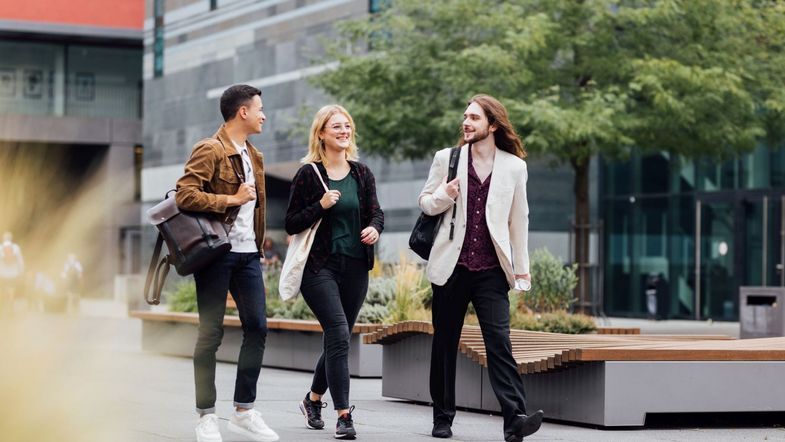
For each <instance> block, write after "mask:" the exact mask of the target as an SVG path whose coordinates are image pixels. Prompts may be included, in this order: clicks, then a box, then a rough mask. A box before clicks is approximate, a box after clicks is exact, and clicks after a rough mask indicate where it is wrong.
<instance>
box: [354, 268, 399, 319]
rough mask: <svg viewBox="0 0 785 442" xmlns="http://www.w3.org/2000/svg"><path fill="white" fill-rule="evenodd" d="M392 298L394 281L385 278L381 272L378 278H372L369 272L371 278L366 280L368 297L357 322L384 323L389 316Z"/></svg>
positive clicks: (372, 275) (372, 273) (372, 274)
mask: <svg viewBox="0 0 785 442" xmlns="http://www.w3.org/2000/svg"><path fill="white" fill-rule="evenodd" d="M394 297H395V280H394V279H392V278H388V277H385V276H384V275H383V274H382V273H381V272H379V273H378V276H374V272H371V277H370V279H369V280H368V295H367V296H366V297H365V303H363V306H362V308H361V309H360V314H359V316H358V317H357V322H359V323H371V324H381V323H382V322H384V319H385V318H386V317H387V316H388V315H389V314H390V307H389V304H390V301H392V299H393V298H394Z"/></svg>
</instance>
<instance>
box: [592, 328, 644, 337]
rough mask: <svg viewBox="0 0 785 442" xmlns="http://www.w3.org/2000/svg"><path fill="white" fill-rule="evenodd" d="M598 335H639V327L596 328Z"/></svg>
mask: <svg viewBox="0 0 785 442" xmlns="http://www.w3.org/2000/svg"><path fill="white" fill-rule="evenodd" d="M597 334H598V335H639V334H641V329H640V328H639V327H597Z"/></svg>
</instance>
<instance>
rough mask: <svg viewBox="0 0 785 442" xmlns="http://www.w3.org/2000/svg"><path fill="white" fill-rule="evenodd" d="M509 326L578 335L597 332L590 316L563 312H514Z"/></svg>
mask: <svg viewBox="0 0 785 442" xmlns="http://www.w3.org/2000/svg"><path fill="white" fill-rule="evenodd" d="M510 324H511V326H512V328H517V329H522V330H532V331H543V332H551V333H568V334H579V333H589V332H593V331H595V330H597V324H595V323H594V319H592V318H591V317H590V316H586V315H581V314H570V313H567V312H565V311H561V312H553V313H543V314H531V313H522V312H516V314H515V315H513V316H512V317H511V318H510Z"/></svg>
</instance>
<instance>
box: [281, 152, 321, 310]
mask: <svg viewBox="0 0 785 442" xmlns="http://www.w3.org/2000/svg"><path fill="white" fill-rule="evenodd" d="M311 166H313V170H314V172H316V176H318V177H319V181H321V182H322V186H324V190H325V192H326V191H328V190H330V189H329V188H328V187H327V184H325V183H324V180H323V179H322V175H321V174H320V173H319V169H317V168H316V165H315V164H313V163H311ZM321 223H322V219H321V218H319V219H318V220H317V221H316V222H315V223H313V225H312V226H311V227H309V228H307V229H305V230H303V231H302V232H300V233H298V234H296V235H293V236H292V241H291V242H290V243H289V249H287V250H286V259H285V260H284V262H283V267H282V268H281V278H280V279H279V280H278V293H279V295H280V296H281V299H283V300H284V301H286V300H287V299H291V298H294V297H295V296H297V294H298V293H300V284H301V283H302V281H303V271H305V263H306V261H308V254H309V253H311V245H313V239H314V238H315V237H316V231H317V230H318V229H319V225H320V224H321Z"/></svg>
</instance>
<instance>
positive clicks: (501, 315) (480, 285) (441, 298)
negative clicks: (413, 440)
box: [431, 266, 526, 436]
mask: <svg viewBox="0 0 785 442" xmlns="http://www.w3.org/2000/svg"><path fill="white" fill-rule="evenodd" d="M432 287H433V306H432V313H433V327H434V334H433V347H432V349H431V399H432V400H433V421H434V423H437V422H443V423H447V424H450V425H451V424H452V421H453V418H454V417H455V362H456V356H457V353H458V341H459V339H460V337H461V329H462V328H463V319H464V316H465V315H466V309H467V308H468V306H469V302H471V303H472V304H473V305H474V309H475V311H476V312H477V318H478V319H479V321H480V328H481V329H482V338H483V341H484V342H485V349H486V352H487V354H488V375H489V377H490V381H491V387H493V392H494V393H495V394H496V399H498V401H499V404H500V405H501V409H502V414H503V415H504V433H505V436H508V435H509V434H510V433H509V430H510V428H511V425H512V423H513V422H514V420H515V418H516V416H517V415H519V414H524V413H526V397H525V394H524V391H523V381H522V380H521V375H520V374H519V373H518V368H517V365H516V363H515V359H514V358H513V356H512V345H511V344H510V300H509V298H508V297H507V292H508V291H509V289H510V287H509V285H508V284H507V278H506V277H505V275H504V271H502V270H501V269H500V268H498V267H497V268H494V269H490V270H482V271H476V272H472V271H469V270H468V269H466V268H465V267H462V266H457V267H456V268H455V271H454V272H453V274H452V276H450V279H448V280H447V283H446V284H445V285H443V286H438V285H432Z"/></svg>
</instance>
